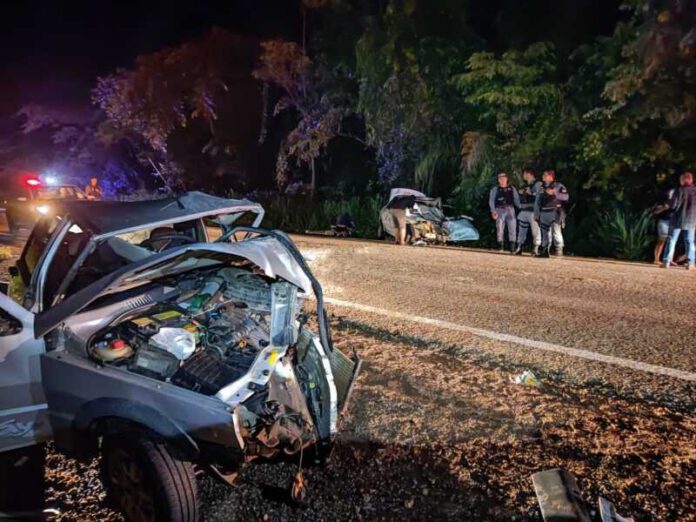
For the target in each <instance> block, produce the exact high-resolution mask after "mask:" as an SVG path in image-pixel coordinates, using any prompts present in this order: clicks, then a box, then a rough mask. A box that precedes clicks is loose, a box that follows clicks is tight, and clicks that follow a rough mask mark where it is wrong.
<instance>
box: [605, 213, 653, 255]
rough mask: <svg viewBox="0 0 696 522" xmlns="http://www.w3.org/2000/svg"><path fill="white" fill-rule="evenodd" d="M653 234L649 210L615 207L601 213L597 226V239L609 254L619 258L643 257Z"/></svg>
mask: <svg viewBox="0 0 696 522" xmlns="http://www.w3.org/2000/svg"><path fill="white" fill-rule="evenodd" d="M653 236H654V234H653V220H652V218H651V217H650V213H649V212H641V213H636V212H630V211H622V210H619V209H615V210H614V211H613V212H606V213H604V214H603V215H602V219H601V221H600V225H599V227H598V228H597V239H598V240H599V241H600V242H601V243H602V244H604V245H605V247H606V248H607V249H608V250H609V252H610V255H613V256H614V257H617V258H619V259H628V260H633V261H637V260H642V259H645V258H646V257H647V255H648V254H649V250H650V246H651V245H652V243H653Z"/></svg>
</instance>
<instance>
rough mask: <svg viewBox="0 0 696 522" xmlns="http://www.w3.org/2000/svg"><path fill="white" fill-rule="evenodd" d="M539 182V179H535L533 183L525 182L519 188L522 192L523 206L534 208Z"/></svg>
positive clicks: (520, 192) (521, 203) (521, 201)
mask: <svg viewBox="0 0 696 522" xmlns="http://www.w3.org/2000/svg"><path fill="white" fill-rule="evenodd" d="M537 183H538V182H537V180H534V181H532V182H531V183H525V184H524V185H523V186H522V187H520V189H519V190H518V192H519V194H520V205H521V206H522V208H532V207H533V206H534V200H535V199H536V193H535V190H534V189H535V188H536V184H537Z"/></svg>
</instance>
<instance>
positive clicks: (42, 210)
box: [36, 205, 51, 216]
mask: <svg viewBox="0 0 696 522" xmlns="http://www.w3.org/2000/svg"><path fill="white" fill-rule="evenodd" d="M36 211H37V212H38V213H39V214H43V215H44V216H45V215H46V214H48V213H49V212H50V211H51V207H49V206H48V205H39V206H38V207H36Z"/></svg>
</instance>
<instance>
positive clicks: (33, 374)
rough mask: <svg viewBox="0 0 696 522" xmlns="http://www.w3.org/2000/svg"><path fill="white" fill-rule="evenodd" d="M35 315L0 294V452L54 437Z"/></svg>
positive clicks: (42, 351)
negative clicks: (43, 383) (42, 384)
mask: <svg viewBox="0 0 696 522" xmlns="http://www.w3.org/2000/svg"><path fill="white" fill-rule="evenodd" d="M44 351H45V348H44V342H43V339H36V338H35V337H34V314H33V313H31V312H29V311H28V310H26V309H24V308H22V307H21V306H20V305H19V304H17V303H16V302H14V301H13V300H12V299H10V298H9V297H8V296H7V295H5V294H4V293H0V452H4V451H9V450H12V449H17V448H21V447H25V446H30V445H32V444H36V443H38V442H43V441H45V440H47V439H49V438H50V437H51V428H50V423H49V420H48V415H47V413H48V412H47V406H46V400H45V397H44V393H43V389H42V386H41V370H40V356H41V354H42V353H44Z"/></svg>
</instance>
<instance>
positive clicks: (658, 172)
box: [20, 0, 696, 259]
mask: <svg viewBox="0 0 696 522" xmlns="http://www.w3.org/2000/svg"><path fill="white" fill-rule="evenodd" d="M600 14H601V16H600ZM291 23H293V22H291ZM294 23H295V24H296V34H297V35H298V36H297V38H296V39H294V41H291V40H288V39H273V38H266V39H264V38H258V37H255V36H254V37H251V36H247V35H240V34H231V33H229V32H227V31H226V30H224V29H213V30H211V32H210V33H209V34H208V35H207V36H204V37H201V38H198V39H194V40H191V41H187V42H182V43H181V44H180V45H178V46H175V47H171V48H166V49H162V50H159V51H157V52H155V53H152V54H149V55H144V56H139V57H138V58H137V59H136V61H135V63H134V64H133V66H132V67H131V68H129V69H122V70H118V71H115V72H113V73H112V74H107V75H105V76H102V77H100V78H98V79H96V80H95V87H94V90H93V92H92V100H93V103H94V106H95V107H96V108H97V109H98V111H97V113H95V111H94V108H89V110H88V111H87V112H90V114H91V116H90V118H82V119H80V118H77V117H76V116H75V115H70V114H66V113H64V112H59V111H55V110H51V109H50V108H46V107H38V106H35V105H33V106H30V107H26V108H25V109H23V111H21V113H20V119H21V121H22V122H23V124H22V128H21V136H22V138H23V139H24V141H22V142H21V143H24V144H25V145H26V147H27V148H28V149H30V150H29V152H27V153H25V157H31V150H33V149H31V146H30V145H28V143H30V142H31V140H32V138H38V137H41V139H42V140H43V142H42V143H43V144H44V148H43V149H42V151H44V152H42V154H43V156H42V157H41V158H39V159H40V160H41V161H43V162H44V163H45V164H50V162H56V161H62V162H63V163H64V164H66V165H70V168H71V169H72V170H71V171H72V172H75V173H78V174H79V173H80V172H87V171H89V172H92V173H94V172H98V173H100V176H101V178H102V179H103V181H104V186H105V187H106V188H107V190H108V191H110V192H111V193H112V194H116V193H121V194H123V193H129V192H131V191H133V190H146V191H147V190H153V189H154V188H157V187H158V186H161V185H162V182H163V180H166V182H167V183H168V184H169V185H170V186H171V187H172V188H174V189H181V188H189V189H191V188H199V189H204V190H207V191H211V192H215V193H219V194H229V193H230V192H233V193H234V194H237V195H245V194H255V193H258V192H256V191H263V193H264V194H266V195H267V197H266V201H264V202H265V203H266V204H267V205H268V207H269V215H270V216H271V218H272V224H273V225H275V226H281V227H283V228H286V229H289V230H293V231H304V230H312V229H327V228H328V227H329V226H330V225H331V223H332V222H333V221H334V220H335V218H336V214H337V213H339V212H342V211H347V212H349V213H350V214H351V215H353V217H354V218H355V219H356V222H357V223H358V231H357V232H358V234H359V235H361V236H365V237H373V236H374V234H375V233H376V225H377V212H376V211H377V209H378V208H379V206H380V204H381V203H382V202H384V201H385V199H386V196H387V194H388V191H389V189H390V188H391V187H395V186H407V187H413V188H418V189H421V190H423V191H424V192H427V193H428V194H430V195H433V196H440V197H442V198H443V201H444V202H445V203H446V204H448V205H450V206H451V208H450V212H451V213H452V214H455V215H456V214H467V215H471V216H473V217H474V218H476V225H477V227H478V228H479V229H480V231H481V233H482V239H481V241H480V244H482V245H486V246H488V244H489V241H490V234H491V232H492V225H491V223H490V220H489V216H488V211H487V209H486V201H485V199H486V198H485V193H486V191H487V190H488V189H489V187H490V186H491V185H492V184H493V183H494V180H495V174H496V173H497V172H499V171H506V172H508V173H511V174H512V178H513V181H515V182H519V181H520V179H519V176H520V172H521V169H522V168H523V167H531V168H534V169H536V170H537V171H540V170H542V169H544V168H550V167H553V168H555V169H557V171H558V173H559V179H560V180H561V181H562V182H563V183H564V184H565V185H566V186H567V187H568V188H569V191H570V193H571V201H570V204H569V208H568V210H569V216H568V230H567V234H566V235H567V246H568V249H569V250H570V251H571V252H575V253H578V254H583V255H603V256H614V257H620V258H625V259H645V258H646V257H647V256H649V251H650V245H649V243H650V241H651V239H652V237H653V233H654V227H653V223H651V221H650V218H649V217H648V216H647V215H645V214H644V211H645V210H646V209H647V208H649V207H650V206H651V205H652V204H653V203H654V202H655V200H656V199H657V196H658V194H659V193H660V192H662V191H664V190H666V189H667V188H668V187H671V186H673V185H674V184H675V177H676V176H677V175H678V174H679V173H681V172H682V171H683V170H685V169H693V168H694V165H696V149H695V148H694V147H693V143H694V140H695V139H696V98H694V94H693V93H694V92H696V85H695V82H696V29H695V27H696V15H694V13H693V12H692V11H690V10H689V9H688V8H687V7H686V4H685V3H683V2H672V1H669V0H658V1H650V2H648V1H647V0H626V1H625V2H624V3H623V4H620V3H619V2H618V1H616V0H612V1H607V2H594V1H591V0H585V1H580V2H578V1H572V2H571V1H570V0H562V1H553V2H551V1H547V0H535V1H533V2H525V3H523V4H522V3H519V2H503V3H496V4H495V5H493V4H491V3H490V2H483V1H481V0H466V1H459V0H433V1H429V2H425V1H420V0H405V1H396V0H389V1H384V2H363V1H358V0H301V1H299V2H298V15H297V20H296V21H295V22H294ZM95 114H96V115H95ZM78 121H79V122H82V123H77V122H78ZM46 140H48V142H49V144H50V145H46ZM46 146H50V147H53V148H52V150H53V153H52V155H49V156H50V157H46V154H45V147H46Z"/></svg>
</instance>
